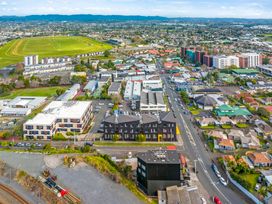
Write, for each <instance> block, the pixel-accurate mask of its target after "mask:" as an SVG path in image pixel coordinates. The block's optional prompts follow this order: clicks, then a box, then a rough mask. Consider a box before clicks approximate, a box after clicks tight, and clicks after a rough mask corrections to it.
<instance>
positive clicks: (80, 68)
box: [74, 64, 87, 72]
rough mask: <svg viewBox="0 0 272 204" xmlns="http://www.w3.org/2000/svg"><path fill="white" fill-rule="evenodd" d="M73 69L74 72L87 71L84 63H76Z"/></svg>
mask: <svg viewBox="0 0 272 204" xmlns="http://www.w3.org/2000/svg"><path fill="white" fill-rule="evenodd" d="M74 71H75V72H86V71H87V68H86V66H85V65H80V64H78V65H76V66H75V68H74Z"/></svg>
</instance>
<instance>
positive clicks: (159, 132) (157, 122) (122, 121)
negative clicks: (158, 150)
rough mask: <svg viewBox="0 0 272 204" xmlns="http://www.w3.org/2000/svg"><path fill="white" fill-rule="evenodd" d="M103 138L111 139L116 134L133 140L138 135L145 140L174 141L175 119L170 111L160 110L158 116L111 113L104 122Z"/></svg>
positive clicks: (121, 137)
mask: <svg viewBox="0 0 272 204" xmlns="http://www.w3.org/2000/svg"><path fill="white" fill-rule="evenodd" d="M103 124H104V129H103V130H104V134H103V139H104V140H112V139H113V137H114V135H116V134H118V135H119V136H120V140H127V141H133V140H135V139H136V138H137V136H138V135H140V134H143V135H145V136H146V140H147V141H161V140H163V141H176V140H177V138H176V120H175V118H174V116H173V113H171V112H161V113H160V114H159V115H158V116H155V115H151V114H142V115H111V116H109V117H107V118H106V119H105V120H104V122H103Z"/></svg>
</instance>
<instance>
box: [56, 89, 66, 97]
mask: <svg viewBox="0 0 272 204" xmlns="http://www.w3.org/2000/svg"><path fill="white" fill-rule="evenodd" d="M64 92H65V90H64V89H62V88H60V89H57V90H56V94H57V96H60V95H62V94H64Z"/></svg>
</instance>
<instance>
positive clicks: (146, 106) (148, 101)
mask: <svg viewBox="0 0 272 204" xmlns="http://www.w3.org/2000/svg"><path fill="white" fill-rule="evenodd" d="M140 111H141V112H144V113H155V112H160V111H164V112H166V111H167V107H166V104H165V103H164V100H163V94H162V92H153V91H142V93H141V101H140Z"/></svg>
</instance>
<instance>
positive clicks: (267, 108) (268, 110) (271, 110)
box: [263, 106, 272, 115]
mask: <svg viewBox="0 0 272 204" xmlns="http://www.w3.org/2000/svg"><path fill="white" fill-rule="evenodd" d="M263 108H264V109H265V110H266V111H267V112H268V113H269V114H270V115H271V114H272V106H264V107H263Z"/></svg>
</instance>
